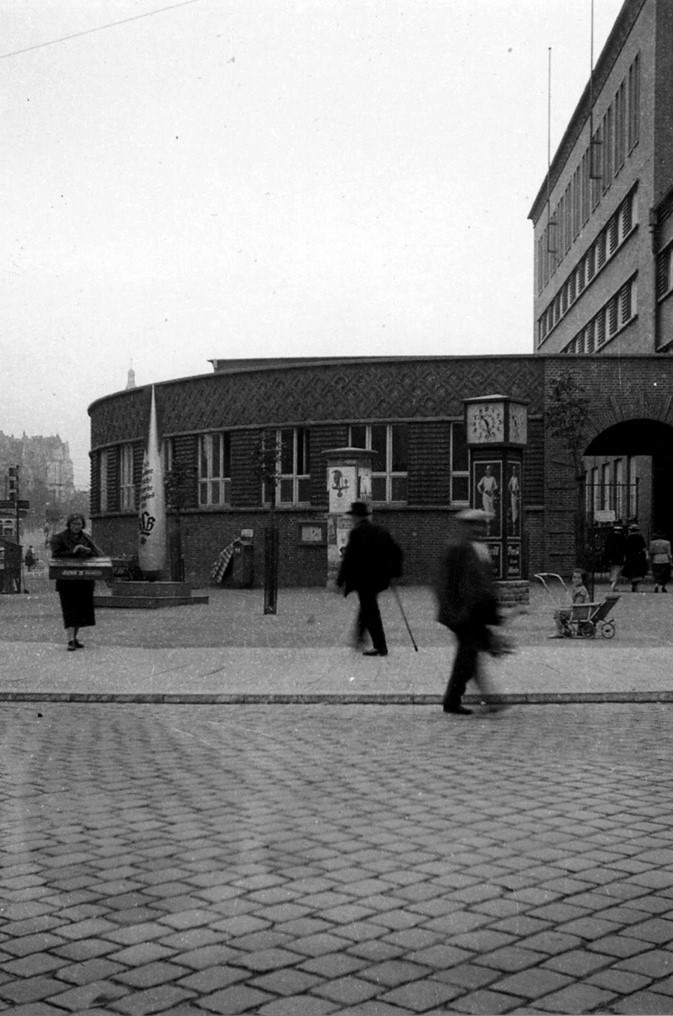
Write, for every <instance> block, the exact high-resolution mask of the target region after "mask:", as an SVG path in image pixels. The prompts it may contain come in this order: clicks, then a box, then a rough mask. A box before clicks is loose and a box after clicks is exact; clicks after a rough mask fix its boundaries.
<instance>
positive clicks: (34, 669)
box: [0, 583, 673, 704]
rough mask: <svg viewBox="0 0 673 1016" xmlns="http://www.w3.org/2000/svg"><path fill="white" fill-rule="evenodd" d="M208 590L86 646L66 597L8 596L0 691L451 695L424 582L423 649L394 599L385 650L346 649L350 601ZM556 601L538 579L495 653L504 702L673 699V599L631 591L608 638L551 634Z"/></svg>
mask: <svg viewBox="0 0 673 1016" xmlns="http://www.w3.org/2000/svg"><path fill="white" fill-rule="evenodd" d="M35 584H36V583H33V585H35ZM209 592H210V594H211V602H210V603H209V604H208V605H207V606H189V607H171V608H163V609H161V610H156V611H143V610H136V611H130V610H103V609H100V610H98V612H97V616H98V622H97V626H96V628H95V629H90V630H84V631H83V633H82V636H83V638H84V641H85V642H86V648H85V649H84V650H81V651H77V652H76V653H67V652H66V651H65V647H64V644H63V641H62V637H63V636H62V628H61V622H60V614H59V608H58V600H57V598H56V596H55V595H54V594H53V593H52V592H51V591H50V590H49V589H48V588H45V589H43V590H41V591H40V590H38V591H36V592H35V593H34V594H31V595H30V596H26V597H0V638H2V639H3V644H2V659H1V660H0V700H5V701H7V700H21V699H30V698H51V699H53V700H58V699H67V700H72V701H77V700H83V699H84V700H94V699H98V700H105V699H107V698H110V697H115V698H120V699H125V700H135V701H160V700H168V701H184V702H189V701H213V702H221V703H226V702H241V701H250V702H255V701H264V702H271V701H276V702H310V701H332V702H369V701H381V702H387V703H391V704H393V703H426V702H438V701H439V699H440V697H441V694H442V692H443V689H444V686H445V683H446V678H447V675H448V672H449V668H450V665H451V659H452V655H453V644H452V638H451V635H450V634H449V633H448V632H447V631H446V630H445V629H444V628H442V627H441V626H440V625H438V624H436V622H435V621H434V605H433V602H432V597H431V594H430V592H429V590H427V589H423V588H417V587H414V588H403V589H402V590H401V596H402V599H403V602H404V605H405V610H406V612H407V615H408V620H409V623H410V625H411V627H412V631H413V632H414V634H415V638H416V642H417V644H418V646H419V650H418V651H417V652H415V651H414V649H413V646H412V644H411V641H410V638H409V635H408V632H407V630H406V628H405V626H404V623H403V621H402V618H401V616H400V614H399V611H398V610H397V606H396V604H395V601H394V599H393V598H392V596H390V595H387V596H384V597H383V598H382V607H383V614H384V619H385V623H386V628H387V630H388V634H389V644H390V655H389V656H388V657H387V658H384V659H381V658H366V659H365V658H363V657H362V656H361V655H360V654H359V653H357V652H355V651H354V650H352V649H350V648H349V647H348V644H347V643H348V641H349V633H350V629H351V626H352V618H353V612H354V609H355V603H354V601H353V599H352V598H350V599H349V600H344V599H343V597H340V596H337V595H335V594H331V593H327V592H326V591H325V590H320V589H319V590H281V591H280V592H279V603H278V613H277V614H276V615H267V616H265V615H264V614H263V610H262V593H261V591H260V590H252V591H247V590H246V591H227V590H219V589H215V590H209ZM600 595H602V593H601V594H600ZM552 606H553V605H552V604H551V603H549V602H548V601H547V600H546V599H545V598H544V597H543V596H542V595H541V593H540V592H539V591H537V590H535V588H534V589H533V596H532V602H531V606H530V608H529V609H528V610H527V611H526V612H525V613H519V614H515V615H514V616H513V617H512V618H511V619H510V621H509V623H508V628H509V631H510V633H511V634H512V636H513V637H514V640H515V642H516V644H517V652H516V654H515V655H513V656H510V657H506V658H504V659H503V660H498V661H489V663H488V666H487V670H488V674H489V680H490V684H491V688H492V694H493V697H495V698H500V699H503V700H506V701H511V702H528V703H535V702H564V701H624V700H629V701H671V700H673V667H671V662H670V661H671V652H672V651H673V596H671V597H670V598H667V597H663V596H659V597H657V596H654V594H653V593H652V592H646V593H643V594H639V595H637V596H633V597H632V596H630V595H629V594H625V595H624V596H623V597H622V599H621V600H620V601H619V603H618V604H617V607H616V609H615V611H614V617H615V621H616V625H617V634H616V636H615V638H614V639H611V640H605V639H602V638H596V639H595V640H592V641H590V640H586V639H574V640H565V639H550V638H549V634H550V632H551V631H552V630H553V625H552V621H551V614H552ZM468 698H469V696H468Z"/></svg>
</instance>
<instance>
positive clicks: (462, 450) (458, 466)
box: [451, 423, 470, 504]
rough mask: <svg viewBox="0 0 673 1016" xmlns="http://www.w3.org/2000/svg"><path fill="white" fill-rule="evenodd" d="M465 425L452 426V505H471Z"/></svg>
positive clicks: (456, 424) (455, 424) (453, 424)
mask: <svg viewBox="0 0 673 1016" xmlns="http://www.w3.org/2000/svg"><path fill="white" fill-rule="evenodd" d="M469 468H470V467H469V456H468V452H467V434H466V432H465V424H464V423H452V424H451V504H469V503H470V471H469Z"/></svg>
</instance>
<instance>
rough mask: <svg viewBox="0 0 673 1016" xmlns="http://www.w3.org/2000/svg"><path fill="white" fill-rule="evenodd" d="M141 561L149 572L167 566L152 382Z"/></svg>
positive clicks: (142, 487) (142, 482)
mask: <svg viewBox="0 0 673 1016" xmlns="http://www.w3.org/2000/svg"><path fill="white" fill-rule="evenodd" d="M138 527H139V533H138V564H139V566H140V570H141V571H143V572H146V573H150V574H151V573H154V574H155V575H156V574H157V573H160V572H163V570H164V568H165V566H166V497H165V492H164V471H163V466H162V462H161V447H160V445H159V432H158V428H157V409H156V404H155V401H154V385H152V404H151V407H150V427H149V433H148V436H147V446H146V448H145V453H144V455H143V472H142V477H141V480H140V503H139V506H138Z"/></svg>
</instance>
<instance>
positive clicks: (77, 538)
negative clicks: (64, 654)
mask: <svg viewBox="0 0 673 1016" xmlns="http://www.w3.org/2000/svg"><path fill="white" fill-rule="evenodd" d="M85 525H86V521H85V519H84V516H83V515H79V514H78V513H75V514H73V515H69V516H68V518H67V520H66V527H65V529H64V530H63V532H61V533H57V534H56V535H55V536H54V537H52V541H51V553H52V557H54V558H59V557H74V558H88V557H101V556H102V553H103V552H102V551H101V550H99V549H98V547H97V546H96V544H95V543H94V542H93V540H92V539H91V537H89V536H87V535H86V533H85V532H84V526H85ZM95 584H96V583H95V582H94V581H93V580H91V579H57V581H56V592H57V593H58V595H59V597H60V600H61V612H62V613H63V627H64V628H65V629H66V631H67V632H68V651H69V652H73V651H74V650H75V649H83V648H84V646H83V644H82V643H81V642H80V641H79V639H78V638H77V633H78V632H79V630H80V628H90V627H92V626H93V625H95V623H96V615H95V613H94V607H93V591H94V586H95Z"/></svg>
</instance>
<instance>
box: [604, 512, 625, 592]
mask: <svg viewBox="0 0 673 1016" xmlns="http://www.w3.org/2000/svg"><path fill="white" fill-rule="evenodd" d="M625 543H626V533H625V532H624V527H623V526H622V525H620V524H619V523H617V524H616V525H614V526H613V527H612V529H611V530H610V532H609V533H608V536H607V539H606V541H605V562H606V564H607V566H608V570H609V572H610V589H611V590H612V592H613V593H614V592H616V591H617V583H618V582H619V576H620V574H621V571H622V567H623V566H624V546H625Z"/></svg>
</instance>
